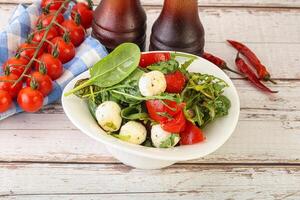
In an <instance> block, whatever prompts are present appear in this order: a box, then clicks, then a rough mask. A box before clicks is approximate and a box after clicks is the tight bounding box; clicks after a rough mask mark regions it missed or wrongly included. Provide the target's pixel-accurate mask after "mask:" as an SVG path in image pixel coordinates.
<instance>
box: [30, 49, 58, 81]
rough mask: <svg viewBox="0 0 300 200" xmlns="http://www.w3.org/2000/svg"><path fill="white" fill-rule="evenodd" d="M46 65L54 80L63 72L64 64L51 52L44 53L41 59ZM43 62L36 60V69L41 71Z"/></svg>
mask: <svg viewBox="0 0 300 200" xmlns="http://www.w3.org/2000/svg"><path fill="white" fill-rule="evenodd" d="M38 60H39V61H40V62H41V63H43V64H44V65H45V67H46V70H47V74H48V75H49V76H50V77H51V79H52V80H56V79H57V78H59V77H60V76H61V75H62V73H63V66H62V63H61V62H60V60H59V59H57V58H55V57H54V56H52V55H51V54H48V53H44V54H43V55H42V56H41V57H40V58H39V59H38ZM41 63H38V62H36V65H35V67H36V70H37V71H39V69H40V65H41Z"/></svg>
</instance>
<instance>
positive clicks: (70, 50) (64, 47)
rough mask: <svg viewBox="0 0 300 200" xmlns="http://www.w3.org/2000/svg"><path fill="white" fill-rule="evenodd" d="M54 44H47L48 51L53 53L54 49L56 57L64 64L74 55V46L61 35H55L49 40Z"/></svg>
mask: <svg viewBox="0 0 300 200" xmlns="http://www.w3.org/2000/svg"><path fill="white" fill-rule="evenodd" d="M51 42H52V44H53V45H54V46H51V45H49V46H48V53H50V54H53V52H54V50H55V49H56V51H57V53H58V59H59V60H60V61H61V62H62V63H63V64H64V63H67V62H69V61H70V60H72V59H73V58H74V57H75V47H74V45H73V44H72V42H70V41H65V40H64V39H63V38H62V37H56V38H54V39H52V40H51Z"/></svg>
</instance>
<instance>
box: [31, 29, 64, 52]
mask: <svg viewBox="0 0 300 200" xmlns="http://www.w3.org/2000/svg"><path fill="white" fill-rule="evenodd" d="M44 34H45V30H37V31H36V32H35V33H34V35H33V39H32V41H33V42H35V43H39V42H41V41H42V39H43V37H44ZM56 36H58V32H57V30H56V28H55V27H52V28H51V29H50V30H49V32H48V34H47V37H46V39H47V40H49V41H50V40H52V39H53V38H55V37H56ZM47 47H48V43H47V42H44V44H43V48H44V49H47Z"/></svg>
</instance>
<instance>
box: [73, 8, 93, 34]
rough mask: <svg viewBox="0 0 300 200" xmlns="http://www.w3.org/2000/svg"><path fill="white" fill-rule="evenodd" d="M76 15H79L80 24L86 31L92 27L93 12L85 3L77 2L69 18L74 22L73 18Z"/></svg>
mask: <svg viewBox="0 0 300 200" xmlns="http://www.w3.org/2000/svg"><path fill="white" fill-rule="evenodd" d="M75 13H78V14H79V15H80V24H81V25H82V26H83V27H84V28H85V29H88V28H90V27H91V26H92V21H93V10H92V9H91V8H90V7H89V6H88V5H87V4H85V3H83V2H79V3H77V4H76V5H75V6H74V7H73V8H72V14H71V17H72V19H73V20H75V16H76V14H75Z"/></svg>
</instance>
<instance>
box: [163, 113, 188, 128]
mask: <svg viewBox="0 0 300 200" xmlns="http://www.w3.org/2000/svg"><path fill="white" fill-rule="evenodd" d="M185 125H186V119H185V116H184V113H183V111H182V109H181V110H180V111H179V113H177V114H176V115H174V116H173V118H171V119H168V120H167V121H164V122H162V123H161V127H162V129H164V130H165V131H168V132H171V133H179V132H181V131H183V130H184V129H185Z"/></svg>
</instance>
